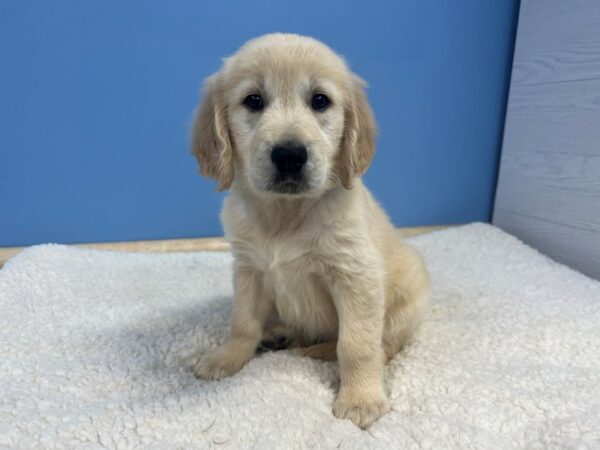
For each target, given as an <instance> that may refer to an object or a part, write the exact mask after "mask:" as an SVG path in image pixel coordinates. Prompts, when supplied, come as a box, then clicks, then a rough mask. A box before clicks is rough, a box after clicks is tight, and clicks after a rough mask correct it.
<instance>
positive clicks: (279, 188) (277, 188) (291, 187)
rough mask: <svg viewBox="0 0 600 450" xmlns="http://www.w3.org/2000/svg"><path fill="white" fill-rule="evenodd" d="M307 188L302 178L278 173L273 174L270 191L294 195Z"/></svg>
mask: <svg viewBox="0 0 600 450" xmlns="http://www.w3.org/2000/svg"><path fill="white" fill-rule="evenodd" d="M307 189H308V186H307V184H306V182H305V181H304V179H303V178H299V177H294V178H290V177H281V176H279V175H277V176H275V179H274V180H273V184H272V186H271V189H270V190H271V191H272V192H275V193H277V194H287V195H295V194H301V193H303V192H305V191H306V190H307Z"/></svg>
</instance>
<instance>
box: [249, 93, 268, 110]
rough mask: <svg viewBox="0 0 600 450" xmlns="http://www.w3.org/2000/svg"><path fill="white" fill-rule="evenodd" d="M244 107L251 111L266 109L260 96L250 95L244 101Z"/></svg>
mask: <svg viewBox="0 0 600 450" xmlns="http://www.w3.org/2000/svg"><path fill="white" fill-rule="evenodd" d="M244 105H246V106H247V107H248V109H249V110H250V111H260V110H261V109H263V108H264V106H265V105H264V103H263V99H262V97H261V96H260V95H258V94H250V95H249V96H248V97H246V98H245V99H244Z"/></svg>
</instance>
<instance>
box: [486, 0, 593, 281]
mask: <svg viewBox="0 0 600 450" xmlns="http://www.w3.org/2000/svg"><path fill="white" fill-rule="evenodd" d="M493 222H494V224H496V225H498V226H500V227H502V228H504V229H506V230H507V231H509V232H511V233H513V234H515V235H516V236H518V237H520V238H521V239H523V240H524V241H525V242H527V243H529V244H531V245H533V246H535V247H537V248H539V249H540V250H541V251H542V252H544V253H546V254H548V255H550V256H552V257H554V258H556V259H557V260H559V261H562V262H565V263H567V264H570V265H572V266H573V267H575V268H578V269H579V270H581V271H583V272H585V273H587V274H589V275H591V276H594V277H597V278H600V0H522V1H521V11H520V16H519V25H518V31H517V42H516V48H515V60H514V65H513V74H512V79H511V87H510V95H509V102H508V108H507V116H506V123H505V130H504V140H503V148H502V157H501V163H500V174H499V179H498V188H497V193H496V203H495V208H494V219H493Z"/></svg>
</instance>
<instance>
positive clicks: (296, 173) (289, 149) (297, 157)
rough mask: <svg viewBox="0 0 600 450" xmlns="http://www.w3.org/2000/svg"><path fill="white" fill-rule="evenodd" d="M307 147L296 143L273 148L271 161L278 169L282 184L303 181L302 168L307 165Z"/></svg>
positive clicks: (278, 176) (287, 143) (279, 179)
mask: <svg viewBox="0 0 600 450" xmlns="http://www.w3.org/2000/svg"><path fill="white" fill-rule="evenodd" d="M307 160H308V153H307V151H306V147H305V146H303V145H300V144H297V143H294V142H286V143H283V144H280V145H277V146H275V147H273V150H272V151H271V161H273V164H275V168H276V169H277V178H278V181H280V182H289V181H291V182H294V181H295V182H298V181H300V180H301V179H302V168H303V167H304V166H305V165H306V161H307Z"/></svg>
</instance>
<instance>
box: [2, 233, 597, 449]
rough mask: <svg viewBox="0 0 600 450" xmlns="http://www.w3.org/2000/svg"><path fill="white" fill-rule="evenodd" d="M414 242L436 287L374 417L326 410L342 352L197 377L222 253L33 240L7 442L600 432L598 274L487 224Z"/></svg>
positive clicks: (19, 273) (266, 444) (254, 444)
mask: <svg viewBox="0 0 600 450" xmlns="http://www.w3.org/2000/svg"><path fill="white" fill-rule="evenodd" d="M410 242H411V243H412V244H413V245H414V246H416V247H417V248H418V249H419V250H420V251H421V252H422V253H423V255H424V256H425V258H426V260H427V263H428V265H429V268H430V272H431V278H432V285H433V297H432V299H431V305H430V308H429V311H428V313H427V316H426V320H425V322H424V324H423V326H422V327H421V328H420V330H419V332H418V334H417V336H416V337H415V339H414V341H413V343H412V345H410V346H409V348H407V349H406V350H405V351H403V352H402V353H400V354H399V355H397V356H396V358H394V360H393V361H392V362H391V363H390V364H389V366H388V367H387V370H386V382H387V386H388V387H389V391H390V397H391V399H392V404H393V411H392V412H391V413H390V414H388V415H386V416H384V417H383V418H381V419H380V420H379V421H378V422H376V423H375V424H374V425H373V426H372V427H371V428H370V429H369V430H368V431H361V430H359V429H358V428H356V427H355V426H354V425H352V424H351V423H350V422H349V421H342V420H338V419H335V418H334V417H333V416H332V414H331V405H332V402H333V399H334V396H335V393H336V389H337V386H336V385H337V379H338V373H337V365H336V364H335V363H324V362H319V361H314V360H310V359H305V358H300V357H296V356H292V355H290V354H289V353H287V352H285V351H282V352H275V353H268V354H264V355H262V356H259V357H256V358H255V359H253V360H252V361H251V362H250V363H249V364H248V365H246V367H244V369H242V371H241V372H240V373H238V374H237V375H235V376H234V377H232V378H230V379H226V380H223V381H220V382H206V381H200V380H197V379H196V378H194V376H193V375H192V371H191V366H192V365H193V363H194V362H195V361H196V359H197V358H198V355H199V354H201V353H202V352H203V351H205V350H206V349H208V348H210V347H212V346H215V345H217V344H218V343H219V342H221V341H223V340H224V339H225V337H226V334H227V330H228V321H229V313H230V309H231V284H230V277H231V269H230V266H231V256H230V255H229V254H228V253H194V254H183V253H179V254H127V253H115V252H101V251H93V250H81V249H76V248H71V247H66V246H57V245H42V246H37V247H32V248H29V249H27V250H26V251H24V252H22V253H21V254H20V255H18V256H17V257H15V258H13V259H12V260H11V261H9V262H8V263H7V264H6V266H5V267H4V268H3V269H2V270H1V271H0V307H1V309H0V316H1V317H0V358H1V359H0V367H1V371H0V447H2V448H4V447H8V448H53V447H60V448H101V447H107V448H135V447H143V448H156V449H170V448H185V449H190V448H212V447H215V448H248V447H250V448H258V449H269V448H315V447H322V448H342V449H343V448H374V449H381V448H444V449H446V448H466V447H476V448H548V447H569V448H574V447H580V448H582V447H588V448H592V447H596V448H598V447H600V283H599V282H597V281H593V280H591V279H589V278H586V277H585V276H583V275H580V274H579V273H577V272H574V271H572V270H570V269H568V268H566V267H564V266H562V265H559V264H556V263H554V262H552V261H551V260H550V259H548V258H546V257H544V256H542V255H540V254H539V253H537V252H536V251H534V250H532V249H531V248H529V247H527V246H525V245H524V244H522V243H520V242H519V241H517V240H516V239H514V238H513V237H511V236H509V235H507V234H505V233H503V232H501V231H500V230H498V229H496V228H494V227H492V226H489V225H483V224H473V225H468V226H464V227H458V228H454V229H449V230H446V231H441V232H437V233H432V234H429V235H424V236H420V237H417V238H413V239H410Z"/></svg>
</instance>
